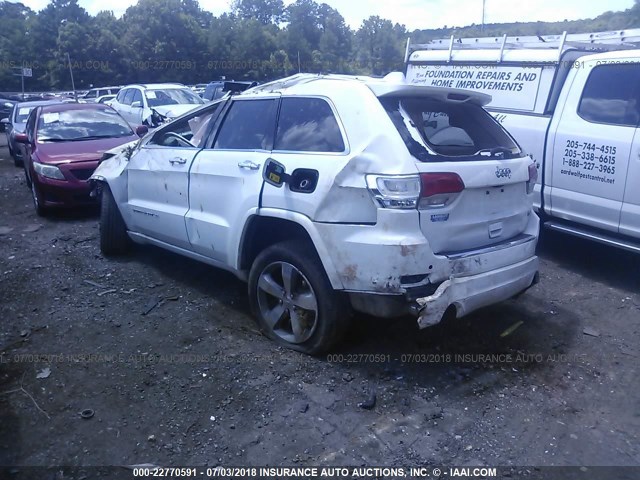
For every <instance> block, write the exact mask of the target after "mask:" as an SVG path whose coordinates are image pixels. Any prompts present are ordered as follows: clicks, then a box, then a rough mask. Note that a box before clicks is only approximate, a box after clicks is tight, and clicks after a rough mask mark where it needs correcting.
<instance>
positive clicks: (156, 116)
mask: <svg viewBox="0 0 640 480" xmlns="http://www.w3.org/2000/svg"><path fill="white" fill-rule="evenodd" d="M169 120H171V119H170V118H169V117H167V116H166V115H162V114H161V113H159V112H158V111H157V110H155V109H153V108H152V109H151V115H150V116H148V117H147V118H146V119H145V120H144V121H143V122H142V123H143V124H144V125H146V126H147V127H150V128H156V127H159V126H160V125H162V124H163V123H165V122H168V121H169Z"/></svg>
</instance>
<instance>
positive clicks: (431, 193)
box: [419, 172, 464, 208]
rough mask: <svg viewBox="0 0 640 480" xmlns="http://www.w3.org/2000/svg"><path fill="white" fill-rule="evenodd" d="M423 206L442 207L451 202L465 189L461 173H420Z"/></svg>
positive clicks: (421, 203) (421, 205)
mask: <svg viewBox="0 0 640 480" xmlns="http://www.w3.org/2000/svg"><path fill="white" fill-rule="evenodd" d="M420 184H421V187H422V188H421V190H420V204H419V206H420V207H421V208H440V207H444V206H446V205H448V204H449V203H451V202H452V201H453V200H454V199H455V198H456V197H457V196H458V194H459V193H460V192H461V191H463V190H464V182H463V181H462V178H460V175H458V174H457V173H453V172H435V173H421V174H420Z"/></svg>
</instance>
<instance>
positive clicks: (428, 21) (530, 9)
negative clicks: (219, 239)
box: [22, 0, 634, 30]
mask: <svg viewBox="0 0 640 480" xmlns="http://www.w3.org/2000/svg"><path fill="white" fill-rule="evenodd" d="M284 1H285V4H289V3H292V0H284ZM316 1H317V3H327V4H329V5H330V6H331V7H333V8H335V9H336V10H338V11H339V12H340V13H341V14H342V16H343V17H344V18H345V21H346V22H347V24H348V25H349V26H350V27H351V28H353V29H357V28H358V27H360V25H361V24H362V21H363V20H364V19H365V18H368V17H369V16H371V15H378V16H380V17H382V18H388V19H389V20H391V21H392V22H394V23H400V24H403V25H405V26H406V27H407V29H409V30H415V29H422V28H441V27H444V26H448V27H453V26H456V27H461V26H465V25H470V24H472V23H476V24H480V23H481V22H482V3H483V0H316ZM199 2H200V6H201V7H202V8H203V9H205V10H208V11H210V12H212V13H213V14H214V15H220V14H221V13H224V12H225V11H228V10H229V8H230V4H231V0H199ZM484 2H485V22H486V23H504V22H516V21H518V22H530V21H548V22H557V21H562V20H565V19H566V20H577V19H582V18H593V17H596V16H598V15H599V14H601V13H603V12H605V11H608V10H612V11H618V10H625V9H627V8H630V7H631V6H633V3H634V0H607V2H602V1H596V0H528V1H519V0H484ZM22 3H24V4H25V5H27V6H28V7H30V8H32V9H33V10H41V9H42V8H44V7H45V6H46V5H47V4H48V3H49V1H48V0H22ZM79 3H80V5H81V6H82V7H84V8H85V9H86V10H87V11H88V12H89V13H90V14H92V15H95V14H96V13H98V12H99V11H100V10H111V11H113V13H114V14H115V15H116V16H117V17H119V16H121V15H122V14H123V13H124V12H125V10H126V9H127V8H128V7H130V6H131V5H134V4H135V3H137V2H136V0H110V1H109V2H104V0H79ZM105 3H107V5H108V6H107V7H105Z"/></svg>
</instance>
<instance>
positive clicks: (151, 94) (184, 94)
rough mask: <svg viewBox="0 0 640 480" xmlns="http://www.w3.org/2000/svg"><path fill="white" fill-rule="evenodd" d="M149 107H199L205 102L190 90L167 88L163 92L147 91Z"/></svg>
mask: <svg viewBox="0 0 640 480" xmlns="http://www.w3.org/2000/svg"><path fill="white" fill-rule="evenodd" d="M145 95H146V97H147V103H148V104H149V107H161V106H163V105H191V104H193V105H197V104H201V103H204V101H203V100H202V99H201V98H200V97H199V96H197V95H196V94H195V93H193V92H192V91H191V90H189V89H188V88H165V89H162V90H146V91H145Z"/></svg>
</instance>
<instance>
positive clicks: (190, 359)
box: [0, 147, 640, 466]
mask: <svg viewBox="0 0 640 480" xmlns="http://www.w3.org/2000/svg"><path fill="white" fill-rule="evenodd" d="M539 255H540V257H541V283H540V284H539V285H537V286H535V287H534V288H532V289H531V290H529V291H528V292H527V293H526V294H524V295H523V296H521V297H520V298H519V299H516V300H510V301H507V302H504V303H502V304H500V305H496V306H493V307H490V308H487V309H484V310H482V311H480V312H477V313H476V314H473V315H471V316H469V317H467V318H464V319H460V320H456V321H451V322H447V323H446V324H441V325H438V326H436V327H433V328H430V329H427V330H422V331H419V330H418V329H417V327H416V325H415V321H414V320H413V319H411V318H408V319H404V320H394V321H389V320H381V319H376V318H372V317H366V316H356V317H355V318H354V322H353V326H352V328H351V329H350V331H349V334H348V337H347V339H346V341H345V342H344V343H343V344H342V345H341V346H340V347H339V348H338V349H337V350H336V351H335V352H334V353H333V354H332V355H329V356H323V357H319V358H318V357H316V358H314V357H308V356H304V355H301V354H298V353H295V352H291V351H287V350H283V349H281V348H278V347H276V346H275V345H274V344H273V343H271V342H270V341H269V340H267V339H266V338H264V337H262V336H261V335H260V334H259V333H258V331H257V329H256V327H255V325H254V323H253V320H252V318H251V316H250V315H249V312H248V306H247V297H246V287H245V285H244V284H243V283H242V282H240V281H238V280H236V279H235V277H233V276H232V275H230V274H228V273H225V272H222V271H219V270H216V269H214V268H211V267H208V266H205V265H201V264H198V263H195V262H193V261H190V260H186V259H184V258H181V257H178V256H176V255H173V254H170V253H166V252H164V251H161V250H159V249H156V248H152V247H137V248H136V249H134V252H133V253H132V254H131V255H129V256H127V257H124V258H122V259H118V260H112V259H106V258H104V257H103V256H102V255H101V254H100V251H99V248H98V221H97V215H96V212H95V211H91V210H90V211H81V212H67V213H64V214H58V215H54V216H52V217H50V218H39V217H37V216H36V214H35V212H34V208H33V205H32V203H31V197H30V193H29V190H28V189H27V187H26V185H25V181H24V175H23V173H22V171H21V170H20V169H18V168H16V167H14V166H13V162H12V161H11V160H10V159H9V156H8V152H7V149H6V148H4V147H3V148H0V297H1V299H2V302H1V304H0V318H1V319H2V320H1V321H2V325H3V327H2V328H1V329H0V416H1V418H0V465H4V466H6V465H45V466H47V465H83V466H87V465H130V464H140V463H153V464H156V465H165V466H172V465H290V466H300V465H405V466H406V465H490V466H498V465H502V466H510V465H515V466H521V465H536V466H547V465H549V466H550V465H581V466H584V465H628V466H638V465H640V447H639V445H640V442H639V440H640V438H639V432H640V400H639V397H638V391H639V390H640V389H639V387H640V385H639V383H640V382H639V379H640V375H639V372H638V358H639V356H640V348H639V345H640V342H639V340H640V295H639V294H638V292H639V291H640V289H639V287H640V258H639V257H637V256H634V255H631V254H628V253H625V252H621V251H617V250H613V249H610V248H606V247H603V246H600V245H597V244H592V243H589V242H585V241H582V240H579V239H575V238H571V237H566V236H560V235H556V234H546V235H544V236H543V238H542V239H541V242H540V245H539ZM152 307H153V308H152ZM510 327H517V328H515V330H514V329H513V328H510ZM374 400H375V405H371V404H373V403H374ZM363 403H364V404H367V403H369V405H368V406H371V407H372V408H370V409H366V408H362V405H361V404H363ZM365 406H366V405H365ZM85 410H87V411H88V415H87V416H89V415H91V417H90V418H86V419H85V418H82V416H81V414H80V413H81V412H83V411H85Z"/></svg>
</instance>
